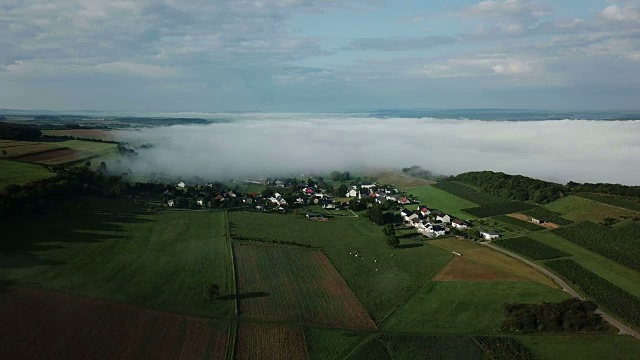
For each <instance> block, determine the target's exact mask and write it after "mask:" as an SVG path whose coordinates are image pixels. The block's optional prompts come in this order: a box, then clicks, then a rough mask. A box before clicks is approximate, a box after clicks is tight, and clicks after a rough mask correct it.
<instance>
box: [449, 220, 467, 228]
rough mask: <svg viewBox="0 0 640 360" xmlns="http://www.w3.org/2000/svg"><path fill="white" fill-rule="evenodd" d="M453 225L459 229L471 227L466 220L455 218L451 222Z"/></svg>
mask: <svg viewBox="0 0 640 360" xmlns="http://www.w3.org/2000/svg"><path fill="white" fill-rule="evenodd" d="M451 226H453V227H454V228H456V229H459V230H464V229H467V228H468V227H469V225H468V224H467V223H466V222H464V221H462V220H460V219H455V220H453V221H452V222H451Z"/></svg>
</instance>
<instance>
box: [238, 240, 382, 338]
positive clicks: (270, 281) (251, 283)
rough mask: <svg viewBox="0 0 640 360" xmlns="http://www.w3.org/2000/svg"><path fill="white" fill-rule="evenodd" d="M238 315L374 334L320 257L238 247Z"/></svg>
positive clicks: (293, 250) (309, 252)
mask: <svg viewBox="0 0 640 360" xmlns="http://www.w3.org/2000/svg"><path fill="white" fill-rule="evenodd" d="M233 250H234V254H235V257H236V260H235V262H236V266H237V275H236V276H237V289H238V290H237V294H238V297H239V299H240V304H239V313H240V315H241V316H242V317H243V318H247V319H257V320H262V321H290V322H296V323H298V322H302V323H305V324H308V325H321V326H328V327H338V328H346V329H370V330H371V329H375V328H376V326H375V324H374V323H373V321H372V320H371V319H370V318H369V315H368V314H367V312H366V310H365V309H364V308H363V307H362V305H360V302H359V301H358V299H357V298H356V297H355V295H354V294H353V292H352V291H351V289H349V286H347V284H346V283H345V282H344V280H343V279H342V277H340V274H338V272H336V270H335V269H334V268H333V266H332V265H331V263H330V262H329V259H327V257H326V256H325V255H324V254H323V253H322V252H320V251H317V250H310V249H307V248H302V247H297V246H280V245H264V244H247V243H236V244H234V246H233Z"/></svg>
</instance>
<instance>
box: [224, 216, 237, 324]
mask: <svg viewBox="0 0 640 360" xmlns="http://www.w3.org/2000/svg"><path fill="white" fill-rule="evenodd" d="M224 237H225V241H226V242H227V244H228V245H229V255H230V256H231V284H232V286H231V291H233V294H235V300H234V301H233V305H234V306H233V307H234V309H233V312H234V314H235V316H236V317H237V316H238V307H239V304H238V301H239V299H238V283H237V278H236V257H235V254H234V252H233V244H232V243H231V232H230V228H229V212H228V211H227V210H225V211H224Z"/></svg>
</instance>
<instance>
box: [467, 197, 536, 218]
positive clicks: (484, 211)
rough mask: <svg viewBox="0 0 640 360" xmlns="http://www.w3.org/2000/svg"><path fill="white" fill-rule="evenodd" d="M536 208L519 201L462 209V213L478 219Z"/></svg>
mask: <svg viewBox="0 0 640 360" xmlns="http://www.w3.org/2000/svg"><path fill="white" fill-rule="evenodd" d="M534 207H536V206H535V205H533V204H529V203H524V202H520V201H508V202H502V203H497V204H489V205H483V206H478V207H473V208H468V209H462V210H463V211H465V212H467V213H469V214H472V215H474V216H477V217H479V218H486V217H491V216H497V215H505V214H510V213H516V212H521V211H524V210H529V209H531V208H534Z"/></svg>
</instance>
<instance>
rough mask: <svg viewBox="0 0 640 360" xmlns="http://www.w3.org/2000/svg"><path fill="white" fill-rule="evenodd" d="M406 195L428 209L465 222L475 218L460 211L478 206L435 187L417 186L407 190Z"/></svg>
mask: <svg viewBox="0 0 640 360" xmlns="http://www.w3.org/2000/svg"><path fill="white" fill-rule="evenodd" d="M407 193H408V194H412V195H413V196H415V197H417V198H418V200H420V201H421V202H422V204H424V205H426V206H427V207H429V208H435V209H438V210H441V211H443V212H446V213H447V214H449V215H452V216H455V217H457V218H460V219H465V220H466V219H475V218H476V217H475V216H473V215H471V214H468V213H466V212H464V211H462V209H466V208H473V207H476V206H478V204H475V203H472V202H471V201H469V200H465V199H462V198H459V197H457V196H455V195H452V194H450V193H448V192H446V191H444V190H440V189H438V188H436V187H433V186H429V185H427V186H419V187H415V188H412V189H408V190H407ZM412 206H413V205H412ZM411 210H415V209H411Z"/></svg>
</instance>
